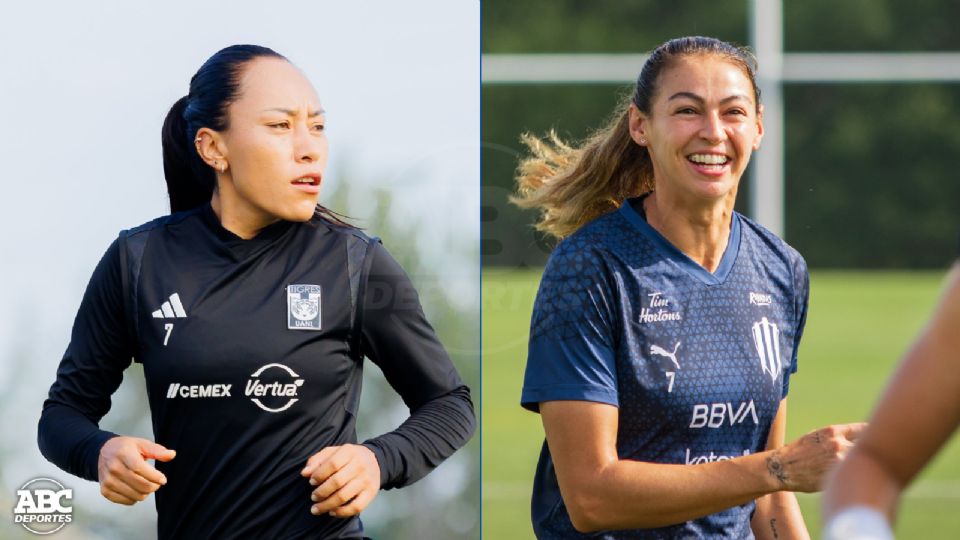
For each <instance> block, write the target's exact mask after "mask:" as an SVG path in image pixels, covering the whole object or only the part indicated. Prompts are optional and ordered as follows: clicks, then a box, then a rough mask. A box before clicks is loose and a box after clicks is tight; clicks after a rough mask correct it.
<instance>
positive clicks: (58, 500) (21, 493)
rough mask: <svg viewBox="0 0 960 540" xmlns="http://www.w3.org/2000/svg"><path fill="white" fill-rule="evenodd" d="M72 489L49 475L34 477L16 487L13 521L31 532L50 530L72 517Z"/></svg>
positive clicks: (49, 532) (37, 532)
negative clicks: (18, 487) (21, 485)
mask: <svg viewBox="0 0 960 540" xmlns="http://www.w3.org/2000/svg"><path fill="white" fill-rule="evenodd" d="M72 499H73V490H72V489H67V488H66V487H64V485H63V484H61V483H60V482H57V481H56V480H54V479H52V478H34V479H33V480H30V481H28V482H27V483H26V484H24V485H23V487H21V488H20V489H18V490H17V506H16V507H15V508H14V509H13V522H14V523H19V524H21V525H23V528H24V529H26V530H28V531H30V532H32V533H34V534H53V533H55V532H57V531H59V530H60V529H62V528H64V527H65V526H66V525H67V523H70V522H71V521H72V520H73V506H64V504H67V503H70V501H71V500H72Z"/></svg>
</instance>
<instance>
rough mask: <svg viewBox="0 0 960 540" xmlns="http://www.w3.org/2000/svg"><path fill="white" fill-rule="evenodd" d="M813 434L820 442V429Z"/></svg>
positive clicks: (818, 442)
mask: <svg viewBox="0 0 960 540" xmlns="http://www.w3.org/2000/svg"><path fill="white" fill-rule="evenodd" d="M813 436H814V438H815V439H816V440H817V444H820V432H819V431H818V432H816V433H814V434H813Z"/></svg>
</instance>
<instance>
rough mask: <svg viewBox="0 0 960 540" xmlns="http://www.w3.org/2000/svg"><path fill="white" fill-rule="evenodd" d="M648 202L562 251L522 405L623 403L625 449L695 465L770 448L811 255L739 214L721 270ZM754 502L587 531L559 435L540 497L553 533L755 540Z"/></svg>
mask: <svg viewBox="0 0 960 540" xmlns="http://www.w3.org/2000/svg"><path fill="white" fill-rule="evenodd" d="M639 202H640V199H636V200H634V201H628V202H627V203H625V204H624V205H623V206H622V207H621V209H620V211H618V212H613V213H610V214H607V215H605V216H602V217H600V218H598V219H596V220H594V221H593V222H591V223H589V224H587V225H586V226H584V227H583V228H582V229H581V230H579V231H577V232H576V233H575V234H573V235H571V236H570V237H569V238H567V239H565V240H564V241H563V242H561V243H560V244H559V245H558V246H557V248H556V249H555V250H554V252H553V254H552V255H551V257H550V260H549V262H548V263H547V266H546V269H545V270H544V274H543V278H542V281H541V283H540V289H539V292H538V294H537V299H536V303H535V305H534V311H533V318H532V322H531V330H530V343H529V355H528V359H527V368H526V374H525V378H524V385H523V395H522V398H521V401H522V404H523V406H524V407H527V408H529V409H531V410H537V408H538V404H539V403H541V402H544V401H553V400H583V401H593V402H599V403H607V404H610V405H614V406H617V407H618V408H619V431H618V434H617V452H618V454H619V456H620V458H622V459H631V460H638V461H645V462H654V463H674V464H677V463H679V464H688V465H690V466H696V465H697V464H700V463H706V462H710V461H716V460H724V459H730V458H735V457H738V456H744V455H747V454H750V453H753V452H757V451H761V450H763V449H764V448H765V446H766V441H767V435H768V432H769V430H770V424H771V422H772V421H773V419H774V416H775V415H776V413H777V409H778V406H779V404H780V401H781V399H782V398H784V397H785V396H786V395H787V390H788V384H789V380H790V374H791V373H793V372H795V371H796V369H797V363H796V362H797V344H798V342H799V340H800V336H801V333H802V331H803V325H804V321H805V317H806V309H807V297H808V276H807V269H806V264H805V263H804V261H803V259H802V258H801V257H800V255H799V254H798V253H797V252H796V251H795V250H793V249H792V248H790V247H789V246H788V245H786V244H785V243H784V242H783V241H782V240H780V239H779V238H777V237H776V236H775V235H773V234H771V233H770V232H768V231H767V230H765V229H763V228H762V227H760V226H759V225H757V224H756V223H754V222H752V221H750V220H748V219H746V218H745V217H743V216H741V215H739V214H737V213H734V214H733V217H732V221H731V227H730V238H729V242H728V245H727V248H726V251H725V252H724V255H723V258H722V260H721V261H720V264H719V266H718V267H717V269H716V271H715V272H713V273H710V272H708V271H706V270H705V269H704V268H702V267H701V266H699V265H698V264H697V263H695V262H694V261H693V260H691V259H690V258H689V257H687V256H686V255H684V254H683V253H682V252H680V251H679V250H678V249H676V248H675V247H674V246H673V245H671V244H670V243H669V242H668V241H667V240H666V239H665V238H664V237H663V236H662V235H660V234H659V233H658V232H657V231H656V230H654V229H653V228H652V227H650V225H649V224H647V222H646V220H645V219H644V218H643V216H642V215H640V214H638V213H637V211H636V210H635V208H634V206H633V205H634V204H636V205H637V206H638V207H641V208H642V206H640V205H639ZM753 509H754V503H749V504H744V505H741V506H737V507H734V508H731V509H728V510H726V511H723V512H720V513H717V514H714V515H711V516H707V517H704V518H702V519H697V520H693V521H689V522H686V523H682V524H678V525H675V526H670V527H664V528H659V529H647V530H630V531H616V532H601V533H595V534H589V535H588V534H580V533H578V532H577V531H576V530H575V529H574V528H573V525H572V523H571V521H570V518H569V516H568V513H567V510H566V508H565V506H564V503H563V500H562V499H561V496H560V490H559V487H558V484H557V478H556V473H555V472H554V469H553V462H552V459H551V457H550V452H549V450H548V448H547V445H546V444H544V445H543V449H542V451H541V454H540V462H539V464H538V467H537V473H536V479H535V484H534V491H533V504H532V513H533V524H534V530H535V532H536V533H537V535H538V537H540V538H752V537H753V534H752V532H751V530H750V517H751V514H752V512H753Z"/></svg>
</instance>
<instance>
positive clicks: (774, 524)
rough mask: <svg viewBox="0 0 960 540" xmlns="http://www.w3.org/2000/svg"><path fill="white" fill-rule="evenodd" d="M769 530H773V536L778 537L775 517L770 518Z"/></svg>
mask: <svg viewBox="0 0 960 540" xmlns="http://www.w3.org/2000/svg"><path fill="white" fill-rule="evenodd" d="M770 530H771V531H772V532H773V537H774V538H780V535H779V534H777V518H773V519H771V520H770Z"/></svg>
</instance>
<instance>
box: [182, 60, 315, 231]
mask: <svg viewBox="0 0 960 540" xmlns="http://www.w3.org/2000/svg"><path fill="white" fill-rule="evenodd" d="M227 115H228V125H229V127H228V128H227V129H226V130H224V131H220V132H213V131H210V130H207V131H209V133H208V134H204V133H203V131H204V130H201V131H200V132H198V138H199V137H204V136H207V135H209V137H210V139H211V144H210V145H209V146H208V147H207V151H208V152H207V153H208V155H209V156H212V159H216V158H219V159H220V160H221V161H219V163H223V162H226V163H227V164H228V167H227V170H226V172H225V173H219V174H218V179H217V182H218V194H217V197H218V198H219V205H220V213H221V219H223V217H224V215H227V214H229V215H230V216H231V219H233V220H239V221H241V222H242V223H243V225H244V226H245V227H246V228H249V229H252V230H254V231H255V230H258V229H259V228H262V227H264V226H266V225H268V224H270V223H273V222H275V221H277V220H286V221H307V220H309V219H310V218H311V217H312V216H313V212H314V209H315V207H316V205H317V197H318V196H319V192H320V183H321V180H322V175H323V171H324V168H325V167H326V165H327V136H326V133H325V132H324V116H323V109H322V108H321V107H320V100H319V98H318V97H317V93H316V91H315V90H314V89H313V86H312V85H311V84H310V82H309V81H308V80H307V79H306V77H304V75H303V74H302V73H301V72H300V70H298V69H297V68H296V67H294V66H293V65H292V64H290V63H289V62H287V61H286V60H283V59H279V58H270V57H266V58H257V59H255V60H252V61H250V62H249V63H248V64H247V65H246V66H244V68H243V72H242V75H241V78H240V93H239V97H238V98H237V100H236V101H234V102H233V103H232V104H230V106H229V107H228V109H227ZM201 144H202V143H201Z"/></svg>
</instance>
